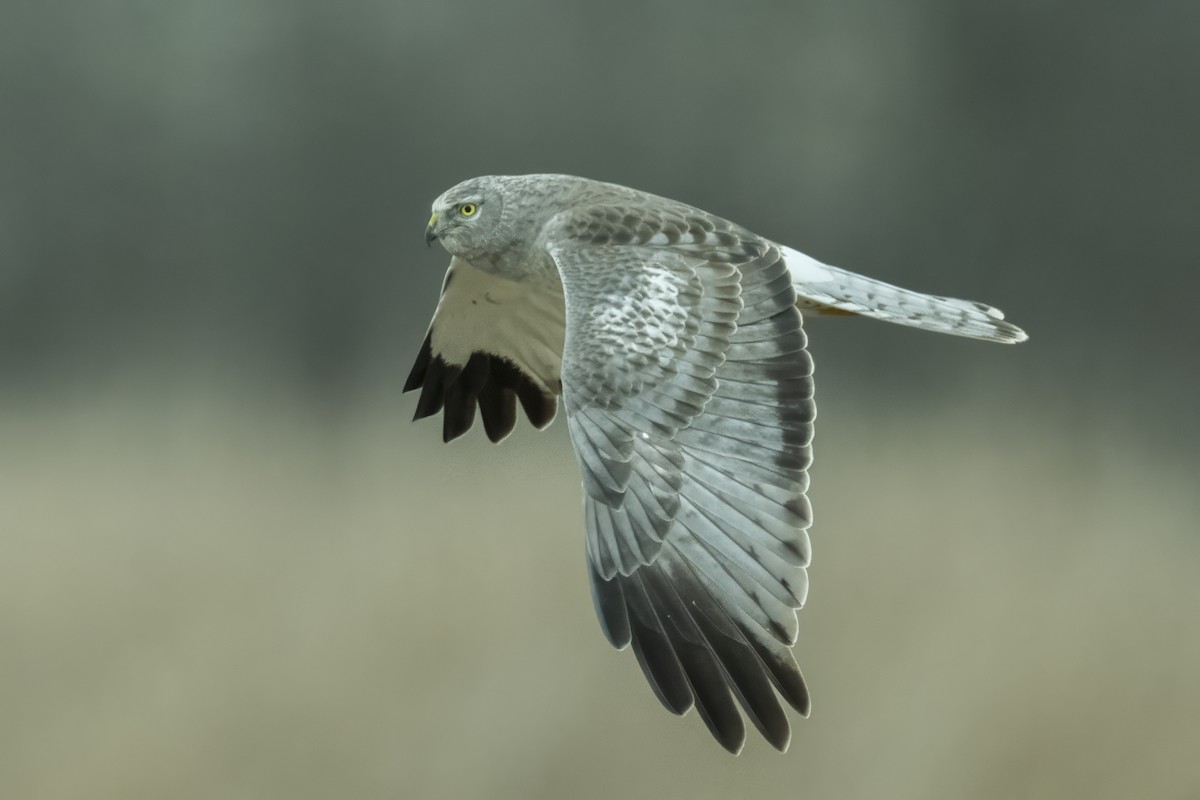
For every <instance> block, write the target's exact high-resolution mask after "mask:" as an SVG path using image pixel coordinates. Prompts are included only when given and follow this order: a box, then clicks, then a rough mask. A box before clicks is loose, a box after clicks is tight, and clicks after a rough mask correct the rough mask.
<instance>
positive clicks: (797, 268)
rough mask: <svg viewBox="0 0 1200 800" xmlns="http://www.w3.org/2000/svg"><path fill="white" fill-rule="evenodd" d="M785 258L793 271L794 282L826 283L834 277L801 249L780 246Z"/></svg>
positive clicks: (789, 268)
mask: <svg viewBox="0 0 1200 800" xmlns="http://www.w3.org/2000/svg"><path fill="white" fill-rule="evenodd" d="M779 251H780V252H781V253H783V260H784V262H786V263H787V267H788V271H789V272H791V273H792V283H794V284H801V283H825V282H827V281H831V280H833V278H834V275H833V273H832V272H830V271H829V269H828V268H827V267H826V266H825V265H824V264H822V263H821V262H820V261H817V260H816V259H815V258H813V257H812V256H806V255H804V253H801V252H800V251H799V250H793V249H792V248H790V247H784V246H783V245H780V246H779Z"/></svg>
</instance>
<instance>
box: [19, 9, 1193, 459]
mask: <svg viewBox="0 0 1200 800" xmlns="http://www.w3.org/2000/svg"><path fill="white" fill-rule="evenodd" d="M0 15H2V21H3V24H0V108H3V124H2V125H0V176H2V180H0V382H2V384H3V389H0V392H9V393H11V392H20V393H22V394H29V393H33V394H35V395H36V394H37V393H39V392H42V391H44V390H51V389H54V390H55V391H61V390H63V389H65V390H66V391H68V392H86V391H88V387H89V386H90V385H92V384H93V383H95V382H97V381H100V382H103V381H105V380H109V379H110V376H112V375H121V374H126V373H127V372H129V371H130V370H133V371H150V372H154V371H156V370H166V368H167V366H169V367H170V370H167V371H164V372H163V374H164V376H166V374H167V372H168V371H172V370H173V371H175V372H178V371H181V370H184V371H185V370H186V368H187V365H188V364H191V363H199V364H210V365H212V364H215V365H218V368H217V369H216V371H215V374H218V375H220V376H223V377H221V378H220V380H226V381H229V382H231V383H234V384H236V383H237V382H239V381H243V380H252V381H262V380H267V381H283V382H285V383H287V384H289V385H294V386H295V387H296V390H297V391H299V392H301V393H311V395H312V396H313V397H314V398H316V399H319V400H321V401H322V402H325V403H327V404H329V405H330V406H331V407H333V408H335V409H336V408H337V407H339V405H340V404H341V401H342V400H343V399H344V398H345V397H346V396H347V395H349V394H352V393H353V392H355V391H356V390H357V387H360V386H361V385H363V384H364V383H368V384H374V383H378V382H379V381H380V380H381V379H382V380H384V381H393V380H396V379H397V377H398V376H399V377H400V378H402V375H401V373H403V372H405V371H406V370H407V367H408V363H409V361H410V359H411V356H412V354H413V353H414V352H415V350H416V347H417V345H418V343H419V340H420V336H421V334H422V332H423V330H424V327H425V325H426V324H427V322H428V318H429V315H430V313H431V310H432V307H433V304H434V301H435V298H436V294H437V289H438V286H439V281H440V280H441V274H442V271H443V269H444V266H445V263H446V261H447V259H446V256H445V254H444V253H442V252H440V251H434V252H429V251H426V249H425V248H424V247H423V245H422V242H421V231H422V227H423V225H424V222H425V220H426V218H427V209H428V205H429V203H430V201H431V200H432V198H433V197H435V196H436V195H437V194H438V193H440V192H441V191H442V190H443V189H444V188H446V187H448V186H449V185H451V184H453V183H455V182H457V181H458V180H460V179H462V178H465V177H469V176H471V175H475V174H481V173H508V172H534V171H558V172H570V173H576V174H581V175H586V176H590V177H596V178H601V179H608V180H613V181H617V182H622V183H628V184H630V185H634V186H637V187H639V188H644V189H647V190H650V191H654V192H657V193H660V194H665V195H670V196H673V197H678V198H680V199H684V200H687V201H690V202H692V203H693V204H696V205H699V206H701V207H704V208H706V209H709V210H711V211H714V212H717V213H720V214H723V215H725V216H727V217H730V218H732V219H734V220H737V221H739V222H742V223H743V224H746V225H748V226H750V227H751V228H753V229H755V230H757V231H759V232H761V233H763V234H765V235H768V236H771V237H773V238H776V239H778V240H781V241H783V242H786V243H788V244H790V245H793V246H795V247H797V248H799V249H802V250H805V251H807V252H809V253H811V254H812V255H814V256H816V257H818V258H821V259H823V260H826V261H829V262H831V263H835V264H838V265H841V266H845V267H848V268H852V269H855V270H858V271H862V272H865V273H867V274H870V275H873V276H877V277H881V278H884V279H889V280H892V281H894V282H897V283H900V284H903V285H907V286H911V287H913V288H918V289H925V290H929V291H933V292H937V293H942V294H950V295H958V296H965V297H968V298H972V299H979V300H983V301H986V302H989V303H992V304H994V305H997V306H999V307H1001V308H1002V309H1004V310H1005V311H1006V312H1007V313H1008V314H1009V316H1010V318H1011V319H1013V320H1014V321H1016V322H1017V323H1018V324H1021V325H1023V326H1024V327H1026V328H1027V330H1028V331H1029V332H1030V334H1031V336H1032V342H1031V343H1030V344H1029V345H1026V346H1023V347H1021V348H1018V349H1017V350H1014V351H1013V352H1003V353H1002V352H999V351H998V350H997V349H996V348H988V347H983V346H979V345H973V344H967V343H963V342H952V341H940V340H939V339H938V337H932V336H928V335H922V334H917V333H911V332H907V331H899V330H897V329H890V328H885V327H881V326H879V325H872V324H869V323H863V322H858V321H853V322H846V321H830V322H819V323H814V324H813V326H812V335H813V339H814V350H815V351H816V358H817V363H818V368H819V369H820V370H821V377H822V379H823V380H829V381H833V385H835V386H836V385H838V382H841V381H844V383H845V385H846V386H847V387H857V388H859V389H861V390H862V391H863V392H864V393H867V394H870V393H871V392H872V391H873V389H872V385H873V383H874V382H875V381H876V379H882V380H884V381H885V382H886V383H887V385H889V386H890V387H892V388H891V389H890V390H889V392H888V394H889V399H890V400H895V399H897V398H900V399H909V400H913V401H915V402H919V401H920V399H921V397H922V394H923V393H924V392H925V391H927V386H928V384H929V383H930V382H935V383H940V382H943V381H946V382H948V383H944V384H942V385H956V384H955V382H956V381H957V382H959V383H961V384H963V385H967V384H970V385H980V386H989V385H992V386H997V387H1000V386H1014V385H1015V386H1019V387H1021V389H1022V390H1023V391H1024V392H1025V394H1026V396H1030V397H1035V396H1036V399H1037V402H1038V404H1039V408H1041V409H1042V410H1047V409H1050V410H1053V411H1055V412H1056V413H1060V414H1061V415H1062V416H1063V417H1064V418H1071V419H1074V418H1078V417H1079V416H1080V415H1083V416H1084V417H1093V416H1094V417H1097V418H1102V417H1106V416H1110V415H1112V416H1119V417H1123V418H1125V419H1126V420H1128V421H1129V423H1130V424H1135V425H1138V426H1140V427H1142V428H1144V429H1145V431H1146V434H1147V435H1148V436H1152V437H1153V438H1154V439H1155V440H1156V441H1159V442H1161V443H1162V444H1163V445H1164V446H1172V445H1173V443H1176V442H1177V441H1178V436H1179V426H1178V425H1176V424H1174V422H1173V420H1176V419H1177V418H1178V416H1177V415H1179V414H1181V413H1184V412H1185V411H1188V410H1190V409H1194V408H1195V407H1196V406H1197V404H1198V403H1200V390H1198V386H1200V378H1198V374H1200V373H1198V371H1197V370H1196V369H1195V368H1194V363H1190V362H1189V360H1190V361H1193V362H1194V353H1193V352H1192V351H1193V350H1194V348H1195V345H1196V343H1197V335H1196V333H1195V324H1194V310H1193V309H1194V305H1195V291H1196V287H1197V278H1196V275H1197V271H1196V268H1195V267H1196V240H1197V236H1196V221H1195V216H1196V209H1197V207H1198V205H1200V178H1198V177H1197V176H1198V175H1200V170H1198V169H1197V167H1198V164H1197V149H1196V145H1195V142H1197V141H1200V105H1198V104H1197V103H1196V102H1195V97H1194V90H1195V86H1194V83H1195V76H1196V74H1197V71H1198V70H1200V47H1197V46H1196V39H1197V36H1196V34H1195V31H1196V30H1197V29H1198V28H1200V10H1198V7H1196V6H1193V5H1189V4H1183V3H1171V2H1147V3H1139V4H1128V3H1084V2H1050V3H1045V2H1036V3H1035V2H1026V3H1009V4H1004V5H1002V6H997V5H995V4H993V3H982V2H980V3H962V2H957V0H925V2H919V3H905V4H897V3H888V2H880V1H879V0H875V1H874V2H870V1H868V0H851V1H850V2H836V3H835V2H816V3H791V2H767V1H766V0H748V1H747V2H738V3H729V4H716V5H706V6H705V7H704V10H703V11H696V10H694V9H693V7H692V5H691V4H688V3H683V2H640V1H639V2H623V1H622V0H616V1H615V2H605V3H580V4H576V3H560V2H550V1H549V0H516V1H515V2H509V3H493V2H483V1H482V0H463V1H462V2H455V3H435V2H412V1H406V2H367V1H366V0H358V1H356V2H348V3H339V4H336V5H331V4H329V3H325V2H317V1H316V0H300V1H299V2H290V3H286V4H284V3H277V2H272V1H270V0H210V1H209V2H178V3H170V4H163V3H154V2H137V1H134V0H127V1H126V2H95V3H91V2H89V3H84V2H77V3H70V2H49V3H32V2H21V3H8V4H5V9H4V11H3V12H0ZM164 379H165V378H164ZM824 385H825V384H823V385H822V388H824ZM55 387H57V389H55ZM1019 410H1020V409H1018V411H1019ZM1192 427H1194V426H1192ZM1193 438H1194V437H1193Z"/></svg>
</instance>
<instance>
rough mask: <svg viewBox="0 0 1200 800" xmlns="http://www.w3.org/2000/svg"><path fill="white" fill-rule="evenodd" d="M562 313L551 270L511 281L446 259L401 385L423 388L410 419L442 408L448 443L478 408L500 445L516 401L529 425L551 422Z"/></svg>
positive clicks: (559, 386)
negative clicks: (433, 306) (432, 308)
mask: <svg viewBox="0 0 1200 800" xmlns="http://www.w3.org/2000/svg"><path fill="white" fill-rule="evenodd" d="M564 317H565V311H564V308H563V296H562V284H561V283H560V282H559V281H558V276H557V274H551V275H550V276H548V277H547V279H545V280H542V281H526V282H523V283H515V282H513V281H509V280H506V279H504V278H500V277H497V276H495V275H492V274H491V273H488V272H484V271H483V270H480V269H476V268H475V267H473V266H472V265H471V264H469V263H468V262H466V261H464V260H462V259H461V258H454V259H451V261H450V269H449V270H447V272H446V280H445V282H444V283H443V284H442V297H441V300H440V301H439V302H438V307H437V311H436V312H435V313H434V316H433V322H432V323H430V325H429V332H428V333H427V334H426V336H425V342H424V344H423V345H422V346H421V350H420V352H419V353H418V354H417V360H416V363H415V364H414V365H413V369H412V372H411V373H410V374H409V376H408V381H407V382H406V383H405V385H404V390H405V391H406V392H407V391H411V390H413V389H418V388H419V389H421V397H420V399H419V400H418V401H417V411H416V414H415V418H416V419H421V418H423V417H428V416H432V415H434V414H437V413H438V412H440V411H444V415H443V420H442V438H443V439H444V440H445V441H450V440H451V439H454V438H456V437H458V436H461V435H462V434H463V433H466V431H467V430H468V429H469V428H470V427H471V425H472V424H474V421H475V412H476V409H477V408H478V411H479V413H480V415H481V416H482V417H483V426H484V429H485V431H486V432H487V435H488V438H489V439H491V440H492V441H493V442H498V441H500V440H501V439H503V438H504V437H505V436H507V435H508V434H509V433H510V432H512V429H513V427H514V426H515V425H516V421H517V420H516V404H517V401H518V400H519V401H520V403H521V406H522V408H524V410H525V415H526V416H527V417H528V418H529V421H530V422H532V423H533V425H534V426H535V427H537V428H544V427H545V426H546V425H549V424H550V421H551V420H553V419H554V415H555V412H556V410H557V408H558V403H557V400H556V399H555V398H556V397H557V395H558V394H559V393H560V392H561V389H562V380H561V378H560V374H559V373H560V370H561V366H562V348H563V336H564V333H565V329H566V325H565V322H564Z"/></svg>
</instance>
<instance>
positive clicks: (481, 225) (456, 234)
mask: <svg viewBox="0 0 1200 800" xmlns="http://www.w3.org/2000/svg"><path fill="white" fill-rule="evenodd" d="M503 212H504V192H503V191H502V182H500V181H498V180H496V179H495V178H493V177H490V176H488V177H482V178H471V179H470V180H467V181H463V182H462V183H460V184H458V185H457V186H454V187H453V188H451V189H448V190H446V191H445V192H444V193H443V194H442V196H441V197H439V198H438V199H437V200H434V201H433V216H431V217H430V218H429V224H428V225H427V226H426V228H425V242H426V243H427V244H432V243H433V241H434V240H435V239H436V240H438V241H440V242H441V243H442V246H443V247H445V248H446V250H447V251H448V252H449V253H450V254H451V255H455V256H459V257H460V258H465V259H467V260H472V259H473V258H477V257H479V256H481V255H487V254H494V253H498V252H500V251H502V250H503V249H504V247H505V245H506V244H507V241H506V240H507V238H508V237H507V236H505V235H504V226H503V225H502V218H503Z"/></svg>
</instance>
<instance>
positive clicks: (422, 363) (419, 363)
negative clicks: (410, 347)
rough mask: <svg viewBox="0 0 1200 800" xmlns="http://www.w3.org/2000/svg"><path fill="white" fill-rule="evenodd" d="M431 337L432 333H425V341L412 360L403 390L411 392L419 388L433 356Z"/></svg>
mask: <svg viewBox="0 0 1200 800" xmlns="http://www.w3.org/2000/svg"><path fill="white" fill-rule="evenodd" d="M432 338H433V336H432V334H425V341H424V342H423V343H422V344H421V349H420V350H419V351H418V352H417V360H416V361H415V362H413V366H412V369H411V370H409V373H408V380H406V381H405V382H404V391H406V392H411V391H412V390H413V389H418V388H420V387H421V384H423V383H424V382H425V373H426V371H427V370H428V369H429V362H430V360H431V359H432V358H433V342H432V341H430V340H431V339H432Z"/></svg>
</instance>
